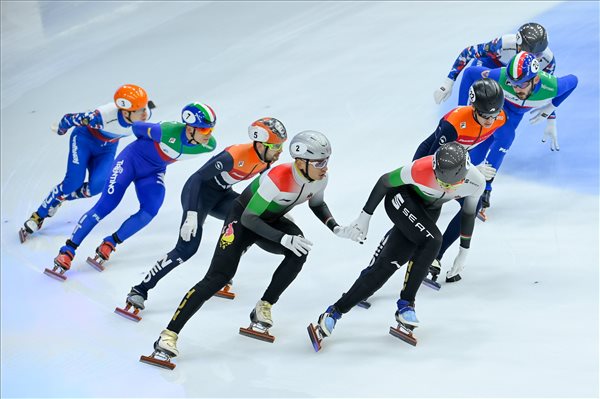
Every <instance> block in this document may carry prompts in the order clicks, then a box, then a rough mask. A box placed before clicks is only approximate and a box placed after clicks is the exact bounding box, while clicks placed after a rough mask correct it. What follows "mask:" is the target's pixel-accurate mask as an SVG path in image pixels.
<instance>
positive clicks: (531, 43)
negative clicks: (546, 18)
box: [517, 22, 548, 54]
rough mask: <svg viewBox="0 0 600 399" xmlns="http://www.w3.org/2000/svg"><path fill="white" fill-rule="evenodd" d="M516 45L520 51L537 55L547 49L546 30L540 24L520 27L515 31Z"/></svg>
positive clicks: (530, 23)
mask: <svg viewBox="0 0 600 399" xmlns="http://www.w3.org/2000/svg"><path fill="white" fill-rule="evenodd" d="M517 44H518V45H519V46H521V50H522V51H527V52H528V53H534V54H538V53H541V52H543V51H544V50H546V47H548V35H547V34H546V29H544V27H543V26H542V25H540V24H536V23H535V22H529V23H526V24H525V25H523V26H521V27H520V28H519V30H518V31H517Z"/></svg>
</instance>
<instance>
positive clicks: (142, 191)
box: [106, 169, 165, 242]
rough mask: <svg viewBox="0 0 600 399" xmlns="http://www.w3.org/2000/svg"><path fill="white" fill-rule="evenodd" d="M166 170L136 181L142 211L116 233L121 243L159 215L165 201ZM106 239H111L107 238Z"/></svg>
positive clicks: (129, 219) (130, 218)
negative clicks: (164, 181) (164, 180)
mask: <svg viewBox="0 0 600 399" xmlns="http://www.w3.org/2000/svg"><path fill="white" fill-rule="evenodd" d="M163 179H164V169H163V170H162V171H160V172H157V173H153V174H151V175H149V176H146V177H142V178H139V179H136V180H135V183H134V184H135V191H136V194H137V198H138V201H139V202H140V209H139V211H137V212H136V213H134V214H133V215H131V216H130V217H129V218H128V219H127V220H125V221H124V222H123V224H122V225H121V226H120V227H119V229H118V230H117V231H116V232H115V233H114V234H115V235H116V236H117V237H118V238H119V240H120V241H121V242H124V241H125V240H127V239H128V238H129V237H131V236H133V235H134V234H135V233H137V232H138V231H140V230H141V229H143V228H144V227H146V225H148V223H150V221H152V219H154V217H155V216H156V215H157V214H158V211H159V210H160V207H161V206H162V204H163V201H164V199H165V186H164V183H163ZM106 239H109V237H107V238H106Z"/></svg>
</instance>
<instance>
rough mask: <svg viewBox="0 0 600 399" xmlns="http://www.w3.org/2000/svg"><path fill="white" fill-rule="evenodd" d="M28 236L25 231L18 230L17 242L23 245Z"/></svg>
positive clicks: (22, 229)
mask: <svg viewBox="0 0 600 399" xmlns="http://www.w3.org/2000/svg"><path fill="white" fill-rule="evenodd" d="M28 236H29V233H28V232H27V231H25V229H24V228H22V227H21V229H20V230H19V241H21V244H23V243H24V242H25V241H27V237H28Z"/></svg>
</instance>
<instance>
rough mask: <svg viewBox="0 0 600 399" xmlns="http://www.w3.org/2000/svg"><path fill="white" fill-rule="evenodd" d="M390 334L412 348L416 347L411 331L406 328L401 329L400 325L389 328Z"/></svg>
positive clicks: (415, 340)
mask: <svg viewBox="0 0 600 399" xmlns="http://www.w3.org/2000/svg"><path fill="white" fill-rule="evenodd" d="M390 334H391V335H393V336H394V337H396V338H400V339H401V340H402V341H404V342H406V343H408V344H411V345H412V346H417V339H416V338H415V336H414V335H413V334H412V331H410V330H409V329H408V328H406V327H401V326H400V325H398V327H390Z"/></svg>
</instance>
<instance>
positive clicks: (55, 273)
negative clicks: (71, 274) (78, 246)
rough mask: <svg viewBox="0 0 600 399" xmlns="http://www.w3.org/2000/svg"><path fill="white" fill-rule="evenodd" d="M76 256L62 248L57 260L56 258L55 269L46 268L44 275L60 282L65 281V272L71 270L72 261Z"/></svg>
mask: <svg viewBox="0 0 600 399" xmlns="http://www.w3.org/2000/svg"><path fill="white" fill-rule="evenodd" d="M74 257H75V254H74V253H73V252H71V251H70V250H68V249H66V250H65V249H63V248H61V252H60V253H59V254H58V256H57V257H56V258H54V268H52V270H50V269H48V268H46V269H45V270H44V274H45V275H47V276H49V277H52V278H55V279H57V280H58V281H61V282H62V281H65V280H66V279H67V276H65V275H64V274H65V272H66V271H67V270H69V269H70V268H71V261H73V258H74Z"/></svg>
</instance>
